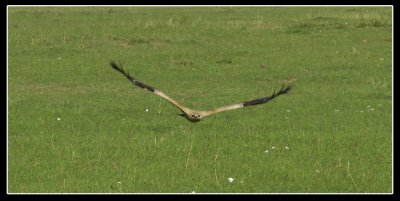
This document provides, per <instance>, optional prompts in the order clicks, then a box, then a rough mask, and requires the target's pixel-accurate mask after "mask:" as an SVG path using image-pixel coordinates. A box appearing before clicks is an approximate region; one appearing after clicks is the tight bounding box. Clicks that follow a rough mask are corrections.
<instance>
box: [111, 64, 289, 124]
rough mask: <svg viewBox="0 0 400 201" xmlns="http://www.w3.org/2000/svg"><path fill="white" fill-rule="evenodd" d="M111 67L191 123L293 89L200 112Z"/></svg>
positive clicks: (115, 67) (257, 102)
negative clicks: (161, 99)
mask: <svg viewBox="0 0 400 201" xmlns="http://www.w3.org/2000/svg"><path fill="white" fill-rule="evenodd" d="M110 64H111V66H112V67H113V68H114V69H115V70H117V71H119V72H120V73H122V74H123V75H125V77H127V78H128V79H129V80H130V81H131V82H132V83H133V84H134V85H136V86H138V87H140V88H143V89H145V90H147V91H149V92H152V93H154V94H157V95H159V96H161V97H162V98H164V99H166V100H168V101H169V102H170V103H172V104H173V105H175V106H176V107H178V108H179V109H180V110H181V111H182V113H183V114H180V115H181V116H183V117H185V118H186V119H187V120H189V121H191V122H198V121H200V120H201V119H203V118H205V117H207V116H210V115H213V114H216V113H219V112H224V111H228V110H234V109H238V108H242V107H247V106H251V105H258V104H263V103H266V102H268V101H270V100H272V99H273V98H275V97H277V96H279V95H282V94H286V93H287V92H289V90H290V89H291V86H287V87H285V86H283V87H282V88H281V89H280V90H279V91H278V93H275V91H274V93H273V94H272V95H271V96H266V97H263V98H259V99H255V100H251V101H244V102H241V103H236V104H233V105H227V106H223V107H219V108H215V109H212V110H207V111H199V110H193V109H190V108H187V107H185V106H183V105H181V104H180V103H178V102H177V101H176V100H174V99H173V98H171V97H169V96H168V95H167V94H165V93H163V92H161V91H159V90H157V89H155V88H153V87H151V86H149V85H147V84H144V83H142V82H140V81H138V80H136V79H134V78H133V77H132V76H131V75H130V74H129V73H127V72H125V71H124V70H123V69H122V68H121V67H119V66H118V65H117V64H116V63H114V62H111V63H110Z"/></svg>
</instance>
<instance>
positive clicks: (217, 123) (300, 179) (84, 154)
mask: <svg viewBox="0 0 400 201" xmlns="http://www.w3.org/2000/svg"><path fill="white" fill-rule="evenodd" d="M111 60H115V61H116V62H117V63H121V64H122V65H123V67H124V68H125V69H127V70H129V72H130V73H131V74H133V75H134V76H135V77H136V78H137V79H139V80H140V81H143V82H144V83H147V84H149V85H151V86H153V87H155V88H157V89H159V90H161V91H163V92H165V93H167V94H168V95H170V96H171V97H174V98H175V99H176V100H178V101H180V102H181V103H182V104H184V105H186V106H188V107H190V108H194V109H211V108H214V107H218V106H223V105H226V104H231V103H237V102H241V101H247V100H251V99H254V98H259V97H262V96H266V95H271V94H272V92H273V91H274V90H275V89H279V88H280V87H281V86H282V85H283V84H285V83H288V82H290V81H293V80H295V81H294V87H293V90H292V91H291V92H290V93H289V94H288V95H284V96H280V97H279V98H277V99H274V100H273V101H271V102H269V103H267V104H265V105H259V106H254V107H246V108H243V109H239V110H233V111H229V112H225V113H220V114H217V115H215V116H211V117H209V118H206V119H204V120H203V121H201V122H199V123H191V122H189V121H187V120H186V119H184V118H182V117H180V116H178V115H177V114H178V113H179V110H178V109H177V108H175V107H174V106H172V105H171V104H170V103H168V102H167V101H165V100H163V99H161V98H160V97H158V96H156V95H153V94H151V93H148V92H146V91H144V90H141V89H140V88H137V87H134V86H132V84H131V83H130V82H129V81H128V80H127V79H126V78H124V77H123V76H122V75H121V74H119V73H118V72H116V71H114V70H113V69H112V68H111V67H110V65H109V62H110V61H111ZM392 104H393V103H392V8H391V7H358V8H357V7H252V8H243V7H233V8H231V7H179V8H176V7H175V8H174V7H161V8H160V7H158V8H157V7H9V8H8V173H7V174H8V192H10V193H47V192H50V193H191V192H193V191H194V192H196V193H390V192H392ZM146 109H148V111H147V112H146ZM267 150H268V151H267ZM228 178H234V179H235V181H234V182H233V183H230V182H228Z"/></svg>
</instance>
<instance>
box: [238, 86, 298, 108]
mask: <svg viewBox="0 0 400 201" xmlns="http://www.w3.org/2000/svg"><path fill="white" fill-rule="evenodd" d="M291 89H292V86H291V85H289V86H285V85H284V86H282V88H281V89H280V90H279V91H278V93H276V90H274V93H273V94H272V95H271V96H267V97H263V98H259V99H255V100H252V101H245V102H243V106H244V107H246V106H250V105H258V104H263V103H266V102H268V101H270V100H272V99H274V98H275V97H277V96H279V95H282V94H286V93H288V92H289V91H290V90H291Z"/></svg>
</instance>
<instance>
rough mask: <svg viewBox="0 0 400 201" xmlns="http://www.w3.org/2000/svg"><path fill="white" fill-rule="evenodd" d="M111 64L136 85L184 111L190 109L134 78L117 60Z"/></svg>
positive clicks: (186, 111)
mask: <svg viewBox="0 0 400 201" xmlns="http://www.w3.org/2000/svg"><path fill="white" fill-rule="evenodd" d="M110 64H111V66H112V67H113V68H114V69H115V70H117V71H118V72H120V73H122V74H123V75H124V76H125V77H126V78H128V80H130V81H131V82H132V83H133V84H134V85H136V86H138V87H140V88H142V89H145V90H147V91H149V92H152V93H154V94H157V95H159V96H161V97H162V98H164V99H166V100H168V101H169V102H171V103H172V104H173V105H175V106H176V107H178V108H179V109H180V110H181V111H182V112H185V113H188V112H189V110H190V109H188V108H186V107H184V106H183V105H181V104H179V103H178V102H177V101H175V100H174V99H172V98H171V97H169V96H168V95H167V94H165V93H163V92H161V91H159V90H156V89H155V88H154V87H152V86H149V85H147V84H144V83H143V82H140V81H138V80H136V79H135V78H133V77H132V76H131V75H130V74H129V73H128V72H126V71H124V69H123V68H122V67H120V66H118V65H117V64H116V63H115V62H113V61H112V62H110Z"/></svg>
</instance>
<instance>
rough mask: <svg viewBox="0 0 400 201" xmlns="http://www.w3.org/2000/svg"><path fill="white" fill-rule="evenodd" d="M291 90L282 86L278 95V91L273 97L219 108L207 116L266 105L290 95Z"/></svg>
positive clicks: (209, 112) (208, 112) (289, 87)
mask: <svg viewBox="0 0 400 201" xmlns="http://www.w3.org/2000/svg"><path fill="white" fill-rule="evenodd" d="M291 89H292V86H282V88H281V89H280V90H279V91H278V92H277V93H276V91H274V93H273V94H272V95H271V96H266V97H263V98H258V99H255V100H251V101H244V102H242V103H236V104H233V105H227V106H223V107H219V108H216V109H213V110H210V111H207V112H206V114H205V116H209V115H212V114H216V113H219V112H224V111H228V110H234V109H238V108H242V107H247V106H252V105H258V104H264V103H266V102H268V101H270V100H272V99H274V98H276V97H278V96H280V95H282V94H286V93H288V92H289V91H290V90H291Z"/></svg>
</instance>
